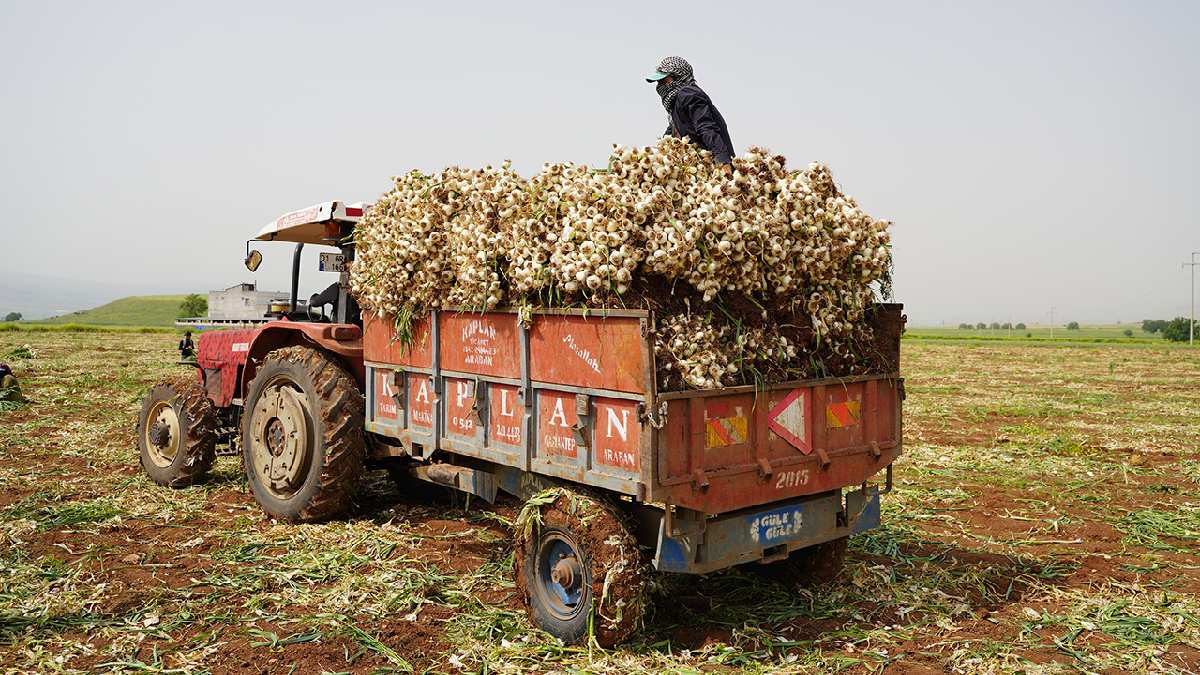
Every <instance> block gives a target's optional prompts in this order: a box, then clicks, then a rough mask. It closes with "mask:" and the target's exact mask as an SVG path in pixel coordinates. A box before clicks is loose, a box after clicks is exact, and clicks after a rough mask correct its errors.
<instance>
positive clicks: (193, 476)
mask: <svg viewBox="0 0 1200 675" xmlns="http://www.w3.org/2000/svg"><path fill="white" fill-rule="evenodd" d="M137 437H138V449H139V450H140V451H141V457H142V468H143V469H145V471H146V474H147V475H148V476H150V479H151V480H153V481H154V482H155V483H158V484H159V485H166V486H169V487H184V486H187V485H192V484H194V483H196V482H197V481H199V480H200V479H201V478H203V477H204V475H205V474H207V473H208V472H209V470H211V469H212V465H213V462H214V461H215V460H216V457H217V453H216V445H217V410H216V408H215V407H213V404H212V401H210V400H208V395H207V393H206V392H205V391H204V387H202V386H200V384H199V383H198V382H187V381H186V380H182V379H181V380H179V381H176V382H160V383H159V384H156V385H154V386H153V387H151V388H150V391H149V392H148V393H147V394H146V397H145V398H144V399H143V400H142V410H141V413H140V414H139V415H138V425H137Z"/></svg>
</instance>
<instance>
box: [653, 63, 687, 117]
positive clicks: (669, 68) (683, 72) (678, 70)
mask: <svg viewBox="0 0 1200 675" xmlns="http://www.w3.org/2000/svg"><path fill="white" fill-rule="evenodd" d="M657 70H658V71H659V72H662V73H669V74H670V75H671V76H672V77H671V84H667V83H666V78H663V79H662V80H659V81H658V86H656V87H655V91H657V92H658V95H659V97H660V98H662V104H663V107H664V108H666V109H667V116H668V117H670V115H671V106H672V105H673V104H674V103H675V94H677V93H679V90H680V89H683V88H684V87H686V86H688V85H689V84H695V83H696V78H695V77H693V76H692V64H690V63H688V62H687V61H684V60H683V59H682V58H680V57H678V56H668V57H667V58H665V59H663V60H662V63H660V64H658V68H657Z"/></svg>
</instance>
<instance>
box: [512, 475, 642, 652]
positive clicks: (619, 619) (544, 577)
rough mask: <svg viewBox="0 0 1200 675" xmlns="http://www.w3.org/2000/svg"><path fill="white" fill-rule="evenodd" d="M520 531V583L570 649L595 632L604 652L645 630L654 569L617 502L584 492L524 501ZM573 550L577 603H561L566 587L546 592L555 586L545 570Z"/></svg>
mask: <svg viewBox="0 0 1200 675" xmlns="http://www.w3.org/2000/svg"><path fill="white" fill-rule="evenodd" d="M539 517H540V523H539V522H538V521H539ZM516 530H517V532H516V551H515V553H514V556H513V559H514V560H515V563H516V564H515V566H516V575H515V576H516V585H517V589H518V591H519V592H520V594H521V597H522V599H523V600H524V602H525V607H526V609H527V610H528V611H529V615H530V618H531V619H532V620H533V622H534V623H535V624H536V625H537V626H538V627H540V628H542V629H543V630H545V631H546V632H548V633H550V634H551V635H554V636H555V637H557V638H559V639H561V640H562V641H563V642H565V643H567V644H578V643H581V642H584V641H585V640H586V639H587V637H588V633H589V628H590V630H591V631H592V632H593V634H594V635H595V638H596V643H597V644H599V645H600V646H601V647H606V648H607V647H612V646H614V645H617V644H620V643H621V642H624V641H625V640H626V639H627V638H628V637H629V636H630V635H632V634H633V633H634V631H636V630H637V629H638V628H639V627H640V626H641V624H642V618H643V616H644V614H645V609H646V596H647V592H648V590H649V589H648V586H649V577H650V568H649V565H648V564H647V563H646V560H645V556H644V555H643V553H642V551H641V550H640V549H639V548H638V544H637V539H636V538H635V537H634V535H633V532H632V529H631V527H630V526H629V523H628V520H627V519H626V518H625V517H624V516H623V514H621V512H620V511H618V510H617V509H616V508H615V507H614V506H613V505H612V504H610V503H609V502H608V501H606V500H605V499H603V498H601V497H598V496H593V495H591V494H587V493H584V492H581V491H576V490H571V489H567V488H552V489H550V490H546V491H544V492H542V493H540V494H538V495H536V496H535V497H533V498H532V499H530V500H529V501H528V502H527V503H526V505H525V507H524V509H522V511H521V515H520V517H519V518H518V519H517V527H516ZM547 547H549V548H547ZM572 548H573V549H574V551H576V552H577V553H578V555H579V558H578V565H576V566H575V570H574V572H573V573H571V574H570V576H571V577H575V576H576V575H579V576H581V577H582V578H581V579H579V580H578V581H575V582H574V583H576V584H577V587H573V588H574V590H573V591H571V592H570V593H569V594H570V595H571V597H572V599H573V600H574V604H573V605H572V604H571V603H570V602H563V598H564V596H563V595H562V592H563V591H564V588H563V586H561V585H559V586H558V588H556V589H554V590H548V589H551V588H553V587H554V586H555V583H553V582H552V581H551V580H550V579H549V578H548V577H550V576H551V575H552V570H551V569H548V565H547V563H548V562H549V563H553V562H554V561H556V560H562V559H563V558H562V557H561V556H562V554H561V553H557V554H556V553H555V551H568V550H570V549H572ZM547 553H550V555H549V556H547ZM569 557H570V558H574V557H575V554H574V552H572V554H570V556H569ZM552 566H553V565H550V567H552ZM558 578H559V579H561V578H562V577H561V576H559V577H558ZM555 591H557V592H558V594H557V596H556V594H555ZM555 597H558V599H557V600H556V599H555Z"/></svg>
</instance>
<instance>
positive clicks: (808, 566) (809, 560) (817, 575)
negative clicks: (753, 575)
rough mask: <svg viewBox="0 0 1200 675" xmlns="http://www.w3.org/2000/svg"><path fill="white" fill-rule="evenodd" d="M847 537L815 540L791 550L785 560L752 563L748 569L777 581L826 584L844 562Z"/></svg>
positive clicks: (833, 577)
mask: <svg viewBox="0 0 1200 675" xmlns="http://www.w3.org/2000/svg"><path fill="white" fill-rule="evenodd" d="M849 541H850V538H849V537H841V538H839V539H834V540H832V541H827V542H825V543H822V544H814V545H813V546H808V547H806V548H802V549H800V550H799V551H794V552H792V554H791V555H789V556H788V557H787V559H786V560H780V561H779V562H774V563H769V564H767V565H760V564H757V563H754V564H753V567H751V569H755V570H756V571H758V572H760V573H762V574H765V575H767V576H769V577H771V578H773V579H775V580H776V581H782V582H787V583H799V584H802V585H805V586H814V585H817V584H825V583H829V582H830V581H833V580H834V579H835V578H837V575H838V574H839V573H840V572H841V571H842V566H843V565H844V564H845V563H846V545H847V544H848V543H849Z"/></svg>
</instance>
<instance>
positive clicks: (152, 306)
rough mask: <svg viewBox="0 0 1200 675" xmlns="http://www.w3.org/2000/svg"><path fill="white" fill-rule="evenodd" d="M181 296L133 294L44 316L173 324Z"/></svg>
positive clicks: (100, 323)
mask: <svg viewBox="0 0 1200 675" xmlns="http://www.w3.org/2000/svg"><path fill="white" fill-rule="evenodd" d="M184 297H185V296H182V295H133V296H130V297H128V298H121V299H120V300H113V301H112V302H110V303H108V304H107V305H101V306H99V307H96V308H94V309H85V310H82V311H79V312H72V313H71V314H64V315H62V316H58V317H55V318H53V319H46V320H45V321H44V322H39V323H48V324H68V323H74V324H83V325H90V326H162V327H169V326H174V325H175V318H176V316H177V315H178V314H179V303H181V302H183V298H184Z"/></svg>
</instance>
